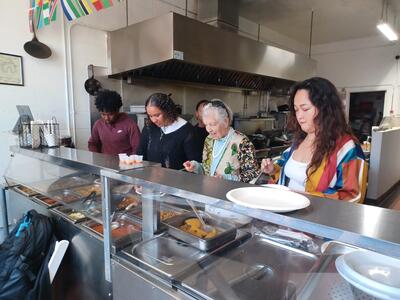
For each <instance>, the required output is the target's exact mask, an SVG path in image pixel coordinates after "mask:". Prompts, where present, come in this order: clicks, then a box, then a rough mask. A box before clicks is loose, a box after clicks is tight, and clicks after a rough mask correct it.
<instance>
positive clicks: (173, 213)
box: [135, 210, 181, 221]
mask: <svg viewBox="0 0 400 300" xmlns="http://www.w3.org/2000/svg"><path fill="white" fill-rule="evenodd" d="M180 214H181V213H180V212H177V211H167V210H162V211H160V220H161V221H165V220H167V219H169V218H172V217H175V216H178V215H180ZM135 216H137V217H139V218H142V216H143V214H142V211H138V212H136V213H135Z"/></svg>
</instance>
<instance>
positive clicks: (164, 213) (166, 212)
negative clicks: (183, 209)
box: [160, 210, 181, 221]
mask: <svg viewBox="0 0 400 300" xmlns="http://www.w3.org/2000/svg"><path fill="white" fill-rule="evenodd" d="M180 214H181V213H180V212H177V211H171V210H162V211H160V220H161V221H164V220H167V219H169V218H172V217H175V216H178V215H180Z"/></svg>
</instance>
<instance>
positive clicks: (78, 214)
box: [68, 211, 86, 221]
mask: <svg viewBox="0 0 400 300" xmlns="http://www.w3.org/2000/svg"><path fill="white" fill-rule="evenodd" d="M68 217H69V218H71V219H72V220H74V221H79V220H82V219H85V218H86V217H85V215H84V214H83V213H81V212H79V211H72V212H71V213H69V214H68Z"/></svg>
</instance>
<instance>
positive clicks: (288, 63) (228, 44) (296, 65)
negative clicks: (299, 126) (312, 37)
mask: <svg viewBox="0 0 400 300" xmlns="http://www.w3.org/2000/svg"><path fill="white" fill-rule="evenodd" d="M108 49H109V51H110V52H109V55H110V57H111V60H110V61H111V75H109V77H110V78H116V79H125V80H128V81H132V80H134V79H135V78H143V79H145V78H153V79H168V80H174V81H183V82H191V83H199V84H212V85H218V86H225V87H235V88H242V89H253V90H268V89H271V88H272V87H274V88H287V87H289V86H290V85H291V84H292V83H293V81H299V80H304V79H306V78H308V77H311V76H313V75H314V71H315V66H316V62H315V61H314V60H312V59H309V58H307V57H306V56H304V55H300V54H295V53H292V52H289V51H286V50H283V49H280V48H277V47H274V46H270V45H267V44H264V43H261V42H258V41H255V40H252V39H249V38H246V37H243V36H240V35H238V34H236V33H234V32H230V31H226V30H223V29H219V28H215V27H213V26H211V25H207V24H204V23H202V22H199V21H197V20H194V19H191V18H188V17H185V16H182V15H179V14H175V13H168V14H166V15H162V16H159V17H156V18H153V19H149V20H145V21H143V22H140V23H137V24H134V25H131V26H128V27H125V28H122V29H118V30H115V31H112V32H110V33H109V35H108Z"/></svg>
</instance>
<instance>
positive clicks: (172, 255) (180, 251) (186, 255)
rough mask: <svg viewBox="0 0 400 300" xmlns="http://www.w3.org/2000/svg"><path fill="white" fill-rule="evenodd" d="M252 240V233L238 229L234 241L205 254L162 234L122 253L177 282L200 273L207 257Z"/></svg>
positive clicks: (127, 248)
mask: <svg viewBox="0 0 400 300" xmlns="http://www.w3.org/2000/svg"><path fill="white" fill-rule="evenodd" d="M249 237H250V234H249V233H247V232H244V231H241V230H238V231H237V235H236V237H235V238H234V239H233V240H232V241H230V242H227V243H226V244H223V245H222V246H221V247H218V248H216V249H214V250H211V251H209V252H204V251H201V250H199V249H197V248H194V247H191V246H190V245H188V244H187V243H185V242H182V241H179V240H177V239H175V238H174V237H172V236H170V235H168V234H161V235H159V236H156V237H153V238H151V239H149V240H144V241H141V242H140V243H138V244H136V245H133V246H128V247H126V248H125V249H123V250H122V253H123V254H125V255H127V256H128V257H129V258H132V259H134V260H135V261H137V262H138V263H139V264H140V265H141V266H142V267H144V268H146V269H149V270H151V271H152V272H154V273H156V274H158V275H161V276H162V277H164V278H166V279H168V280H178V279H179V278H181V277H182V278H185V277H186V274H192V273H194V272H196V271H198V270H201V269H202V268H203V265H205V264H207V260H208V258H210V259H212V256H213V254H214V253H217V252H219V251H224V250H226V249H228V248H230V247H232V248H233V247H236V246H238V245H240V244H241V243H242V242H243V241H244V240H246V239H248V238H249Z"/></svg>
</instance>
